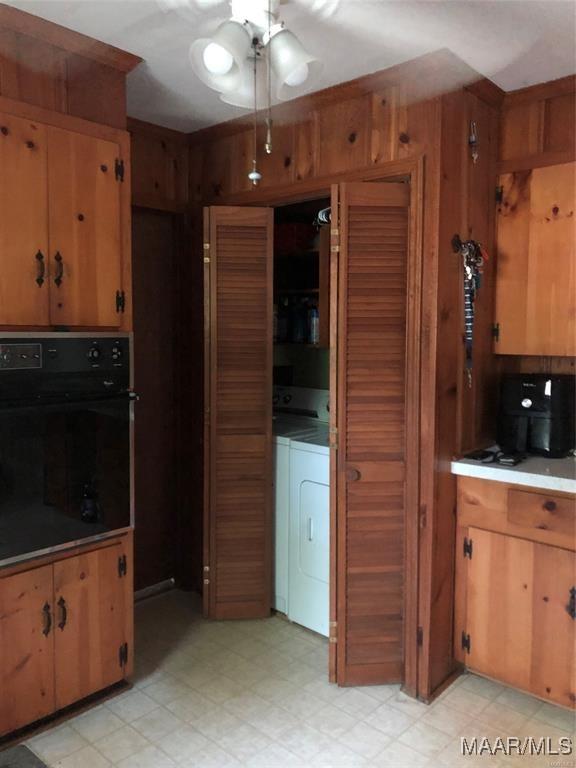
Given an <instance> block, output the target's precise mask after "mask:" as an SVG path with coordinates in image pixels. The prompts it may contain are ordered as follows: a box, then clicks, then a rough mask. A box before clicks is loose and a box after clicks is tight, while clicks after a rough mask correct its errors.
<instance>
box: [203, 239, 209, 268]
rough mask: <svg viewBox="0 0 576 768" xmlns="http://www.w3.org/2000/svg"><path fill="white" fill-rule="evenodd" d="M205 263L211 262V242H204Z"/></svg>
mask: <svg viewBox="0 0 576 768" xmlns="http://www.w3.org/2000/svg"><path fill="white" fill-rule="evenodd" d="M204 264H210V243H204Z"/></svg>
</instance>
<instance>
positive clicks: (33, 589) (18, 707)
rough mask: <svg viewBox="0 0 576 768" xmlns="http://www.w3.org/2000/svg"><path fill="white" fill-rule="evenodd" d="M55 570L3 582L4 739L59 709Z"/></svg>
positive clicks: (0, 714)
mask: <svg viewBox="0 0 576 768" xmlns="http://www.w3.org/2000/svg"><path fill="white" fill-rule="evenodd" d="M54 630H55V627H54V607H53V570H52V565H46V566H44V567H42V568H34V569H33V570H30V571H24V572H22V573H16V574H13V575H10V576H5V577H3V578H0V736H2V735H4V734H6V733H10V732H11V731H13V730H16V729H17V728H22V727H23V726H25V725H28V723H31V722H33V721H34V720H39V719H40V718H42V717H46V716H47V715H49V714H50V713H51V712H53V710H54V701H55V699H54Z"/></svg>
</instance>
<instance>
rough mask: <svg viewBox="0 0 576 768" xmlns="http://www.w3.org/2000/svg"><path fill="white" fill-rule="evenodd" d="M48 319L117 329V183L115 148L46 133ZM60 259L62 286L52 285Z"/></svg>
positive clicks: (119, 247)
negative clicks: (48, 240) (47, 161)
mask: <svg viewBox="0 0 576 768" xmlns="http://www.w3.org/2000/svg"><path fill="white" fill-rule="evenodd" d="M48 143H49V164H48V168H49V173H48V179H49V181H48V198H49V201H50V205H49V228H50V270H51V283H50V291H51V293H50V317H51V322H52V324H53V325H57V326H63V325H64V326H88V327H90V326H96V327H112V328H114V327H119V326H120V324H121V321H122V317H121V313H119V312H118V311H117V309H116V291H118V290H121V289H122V283H123V280H122V245H123V244H122V236H121V235H122V228H121V196H120V195H121V190H120V187H121V182H119V181H118V180H117V179H116V178H115V173H114V168H115V162H116V160H117V159H119V158H120V157H121V152H120V147H119V145H118V144H116V143H112V142H109V141H105V140H103V139H94V138H92V137H90V136H86V135H83V134H79V133H73V132H72V131H63V130H59V129H56V128H50V129H49V133H48ZM57 254H60V257H61V264H62V269H63V274H62V281H61V284H60V285H59V286H58V285H57V284H56V282H55V279H56V276H57V269H58V264H57V263H56V255H57Z"/></svg>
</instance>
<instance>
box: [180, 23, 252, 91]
mask: <svg viewBox="0 0 576 768" xmlns="http://www.w3.org/2000/svg"><path fill="white" fill-rule="evenodd" d="M251 45H252V37H251V33H250V31H249V29H248V28H247V27H246V25H244V24H242V23H240V22H238V21H235V20H234V19H230V20H229V21H225V22H224V23H223V24H221V25H220V26H219V27H218V29H217V30H216V32H215V34H214V36H213V37H211V38H201V39H200V40H196V41H195V42H193V43H192V45H191V46H190V61H191V63H192V66H193V68H194V71H195V72H196V74H197V75H198V77H199V78H200V80H202V82H203V83H205V84H206V85H208V86H210V88H214V90H216V91H222V92H227V91H233V90H234V89H236V88H238V87H239V85H240V82H241V80H242V76H243V72H244V69H245V66H246V58H247V56H248V54H249V52H250V49H251Z"/></svg>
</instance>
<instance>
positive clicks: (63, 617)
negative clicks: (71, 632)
mask: <svg viewBox="0 0 576 768" xmlns="http://www.w3.org/2000/svg"><path fill="white" fill-rule="evenodd" d="M58 608H59V609H60V621H59V622H58V627H59V628H60V629H64V627H65V626H66V622H67V621H68V609H67V607H66V600H64V598H63V597H61V598H60V600H58Z"/></svg>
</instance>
